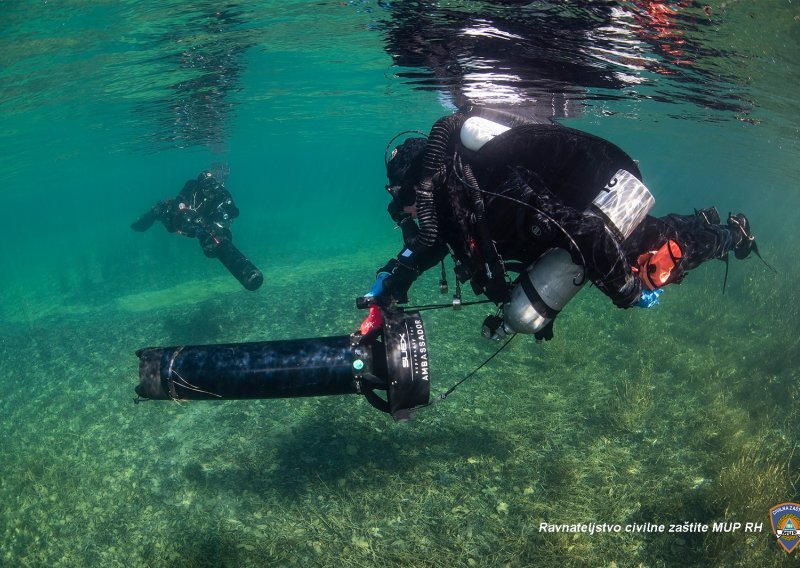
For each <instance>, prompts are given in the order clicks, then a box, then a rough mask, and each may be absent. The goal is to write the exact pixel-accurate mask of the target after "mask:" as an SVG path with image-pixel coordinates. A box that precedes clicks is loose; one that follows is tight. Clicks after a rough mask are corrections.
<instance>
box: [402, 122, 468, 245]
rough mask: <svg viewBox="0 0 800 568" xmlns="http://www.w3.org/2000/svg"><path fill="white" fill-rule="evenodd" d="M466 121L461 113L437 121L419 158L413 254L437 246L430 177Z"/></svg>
mask: <svg viewBox="0 0 800 568" xmlns="http://www.w3.org/2000/svg"><path fill="white" fill-rule="evenodd" d="M465 120H466V118H465V117H464V115H462V114H460V113H456V114H451V115H449V116H445V117H442V118H440V119H439V120H437V121H436V123H435V124H434V125H433V127H432V128H431V132H430V134H429V135H428V144H427V145H426V146H425V154H424V155H423V158H422V181H421V182H420V183H419V185H418V186H417V187H416V197H417V222H418V223H419V232H418V234H417V237H416V239H415V240H414V247H413V250H414V252H415V253H420V252H423V251H425V250H427V249H429V248H431V247H432V246H433V245H434V244H436V239H437V238H438V236H439V222H438V218H437V215H436V200H435V198H434V196H435V192H436V187H435V185H434V181H433V178H434V176H436V174H438V173H439V172H440V171H441V168H442V166H443V165H444V161H445V158H446V156H447V152H448V149H449V147H450V140H451V139H452V136H453V134H455V133H456V132H458V130H459V129H460V128H461V125H462V124H464V121H465Z"/></svg>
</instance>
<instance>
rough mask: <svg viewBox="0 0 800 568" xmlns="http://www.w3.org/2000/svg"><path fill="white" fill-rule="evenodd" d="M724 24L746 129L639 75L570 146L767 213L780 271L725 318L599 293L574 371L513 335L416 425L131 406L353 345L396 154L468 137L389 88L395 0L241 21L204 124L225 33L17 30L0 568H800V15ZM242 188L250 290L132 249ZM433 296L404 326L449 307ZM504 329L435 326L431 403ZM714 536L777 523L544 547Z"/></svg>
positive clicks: (737, 289)
mask: <svg viewBox="0 0 800 568" xmlns="http://www.w3.org/2000/svg"><path fill="white" fill-rule="evenodd" d="M443 4H450V5H456V4H458V5H460V6H461V7H462V9H464V10H467V11H469V10H476V11H478V10H480V9H481V4H482V3H480V2H476V3H469V2H462V3H443ZM709 5H710V6H711V7H712V9H713V12H714V18H715V19H714V20H713V25H710V26H708V27H707V28H706V29H705V31H704V35H703V38H702V39H703V41H704V42H705V43H704V45H706V46H707V47H709V48H717V49H724V50H726V53H727V54H728V55H727V56H726V57H720V58H712V59H705V60H703V59H702V58H700V63H698V65H700V64H701V63H703V62H705V63H704V64H705V65H706V67H707V69H705V70H706V71H708V72H709V73H712V74H716V75H717V76H719V77H722V76H724V77H725V78H726V79H725V81H724V82H721V83H719V84H716V85H715V87H714V88H716V89H719V88H720V86H719V85H727V87H725V88H726V89H728V90H729V91H730V92H735V93H736V94H737V96H741V100H743V101H746V103H745V105H744V108H746V110H747V112H746V113H745V114H741V113H738V114H737V113H735V112H721V111H718V110H710V109H708V108H707V107H705V106H703V105H691V104H689V103H687V102H683V103H670V102H667V101H665V97H667V98H668V97H669V96H670V92H669V89H676V88H677V87H674V86H669V84H668V83H666V80H667V78H661V77H652V78H651V79H652V80H654V81H655V82H654V83H650V84H649V85H643V86H641V87H630V88H629V89H628V90H626V91H622V92H621V93H618V95H619V96H618V97H616V98H615V99H613V100H600V99H599V98H598V99H595V100H593V101H592V102H591V104H590V106H589V107H588V108H587V109H586V111H585V112H584V113H583V114H582V115H581V116H580V117H577V118H574V119H571V120H570V121H568V122H567V123H568V124H570V125H571V126H576V127H580V128H584V129H586V130H589V131H591V132H593V133H596V134H600V135H602V136H605V137H608V138H609V139H611V140H613V141H614V142H616V143H617V144H618V145H620V146H622V147H623V148H624V149H626V150H627V151H628V152H629V153H631V155H633V156H634V157H635V158H636V159H638V160H640V165H641V169H642V171H643V173H644V175H645V179H646V180H647V184H648V186H649V187H650V188H651V189H652V190H653V191H654V193H655V194H656V198H657V206H656V211H655V212H656V213H657V214H664V213H667V212H671V211H677V212H690V211H691V210H692V208H693V207H707V206H710V205H716V206H717V207H718V209H719V210H720V212H721V213H722V214H723V215H724V214H725V213H727V212H728V211H729V210H731V211H734V212H736V211H744V212H746V213H747V215H748V217H749V218H750V220H751V222H752V225H753V228H754V232H755V233H756V235H757V237H758V242H759V244H760V248H761V251H762V253H763V255H764V257H765V259H767V260H768V261H769V262H770V263H771V264H772V265H774V266H775V267H776V268H777V269H778V274H777V275H774V274H772V273H771V272H769V270H768V269H766V268H765V267H764V265H763V264H761V263H760V262H759V261H758V259H756V258H750V259H748V260H747V261H744V262H735V261H732V263H731V266H730V274H729V276H728V282H727V291H726V293H725V294H724V295H723V294H722V293H721V289H722V281H723V277H724V265H723V264H722V263H719V262H712V263H707V264H706V265H704V266H702V267H701V268H699V269H697V270H696V271H693V272H692V274H691V275H690V276H689V277H688V278H687V280H686V281H685V283H684V284H682V285H681V286H680V287H671V288H670V289H668V290H667V291H666V292H665V293H664V295H663V296H662V305H660V306H659V307H658V308H657V309H655V310H628V311H622V310H617V309H615V308H614V307H613V306H612V305H611V303H610V302H609V301H608V300H607V298H605V297H604V296H602V294H600V293H599V292H597V291H596V290H594V289H587V290H585V291H584V292H583V293H582V294H581V295H580V296H578V297H577V298H576V299H575V300H574V301H573V302H572V303H571V304H570V306H569V307H568V309H566V310H565V311H564V313H563V314H562V315H561V316H560V317H559V319H558V322H557V323H556V326H555V334H556V338H555V339H554V340H553V341H551V342H549V343H546V344H541V345H537V344H535V343H534V342H533V341H532V340H531V339H530V338H526V337H518V338H516V339H515V340H514V342H513V343H512V344H511V345H510V346H509V347H508V348H507V349H506V350H505V351H504V352H503V354H502V355H500V356H499V357H498V358H497V359H495V360H493V361H492V362H491V363H489V364H488V365H487V366H486V367H485V368H484V369H482V370H481V371H479V372H478V373H477V374H476V375H475V376H474V377H473V378H472V379H470V380H469V381H467V382H466V383H464V384H463V385H462V386H461V387H460V388H459V389H458V390H457V391H456V392H455V393H454V394H453V395H452V396H450V397H449V398H448V399H447V400H446V401H445V402H442V403H441V404H438V405H435V406H434V407H432V408H430V409H427V410H425V411H421V412H420V413H419V414H418V416H417V418H416V420H414V421H413V422H410V423H407V424H395V423H393V422H392V421H391V419H389V418H388V417H386V416H384V415H382V414H380V413H378V412H376V411H375V410H373V409H372V408H371V407H369V405H368V404H367V403H366V401H365V400H363V399H362V398H360V397H355V396H353V397H331V398H320V399H295V400H271V401H241V402H225V403H203V402H194V403H188V404H177V403H174V402H168V403H167V402H148V403H144V404H140V405H136V406H135V405H134V404H133V402H132V401H133V398H134V393H133V387H134V386H135V385H136V384H137V382H138V368H137V359H136V357H135V355H134V351H135V350H136V349H139V348H141V347H144V346H150V345H174V344H183V343H218V342H239V341H255V340H273V339H287V338H300V337H314V336H328V335H342V334H346V333H349V332H350V331H351V330H353V329H354V328H355V327H356V326H357V325H358V322H359V321H360V319H361V317H362V316H363V314H362V313H360V312H358V311H357V310H356V309H355V307H354V298H355V296H357V295H359V294H362V293H363V292H364V291H366V289H367V288H368V287H369V285H370V281H371V280H372V278H373V275H374V271H375V269H376V268H377V267H378V266H380V265H381V264H383V263H384V262H385V260H386V259H388V258H389V257H391V256H392V255H394V254H395V253H396V252H397V249H398V246H399V235H398V232H397V231H395V230H393V228H392V224H391V222H390V220H389V219H388V216H387V215H386V214H385V206H386V194H385V192H384V191H383V189H382V187H383V184H384V183H385V178H384V174H383V153H384V148H385V146H386V143H387V142H388V140H389V139H390V138H391V137H392V136H393V135H394V134H396V133H397V132H399V131H401V130H406V129H422V130H428V129H429V128H430V125H431V124H432V122H433V121H434V120H435V119H436V118H438V117H439V116H441V115H443V114H445V113H447V112H449V111H448V110H447V108H445V106H444V105H443V100H444V99H443V98H442V97H441V96H440V94H439V93H438V92H436V91H435V90H419V89H415V88H414V85H413V84H411V83H410V82H407V81H405V80H403V79H402V78H401V77H399V76H398V71H400V70H398V68H397V67H396V66H394V65H393V61H392V57H391V56H390V55H389V54H388V53H387V52H386V51H385V49H384V46H383V42H382V34H381V32H380V26H379V25H378V24H379V23H380V22H381V21H382V20H383V18H385V14H386V7H385V6H386V3H377V2H349V3H345V2H265V1H262V2H248V3H245V4H243V5H242V6H239V11H238V16H237V20H236V21H235V22H234V24H231V25H230V26H229V27H228V28H224V29H222V31H219V30H218V28H214V29H216V30H217V31H215V32H214V34H213V42H212V44H211V45H212V46H213V48H212V49H211V50H210V51H208V50H207V51H206V52H205V55H209V53H210V54H211V55H218V54H219V53H222V54H227V56H228V57H229V59H228V61H233V62H235V63H236V65H237V66H238V67H237V70H236V73H235V75H234V76H232V77H230V80H231V86H230V89H229V90H228V91H226V92H225V93H224V96H217V95H215V94H214V93H213V92H212V93H210V94H209V97H211V98H210V101H211V102H209V104H207V105H205V106H204V105H203V104H202V103H199V104H198V106H196V107H194V106H192V105H193V104H194V103H192V102H191V101H188V102H187V99H185V98H182V97H181V96H180V89H179V87H177V86H176V85H177V84H178V83H180V82H181V81H190V80H192V79H193V78H196V77H197V76H198V70H197V69H196V68H191V67H185V66H184V67H181V66H180V65H179V63H178V62H179V61H180V54H181V53H182V52H185V51H187V46H190V47H189V49H188V50H189V51H191V46H203V45H205V46H208V45H209V39H208V36H209V34H210V32H209V29H210V28H208V27H206V24H208V22H209V21H211V22H215V21H216V18H215V17H214V16H213V13H214V11H215V9H217V8H216V3H211V2H207V3H206V2H190V3H185V2H158V3H155V2H115V3H106V2H77V1H72V2H70V1H61V2H52V1H48V2H37V3H32V2H31V3H26V2H2V3H0V9H1V10H2V11H3V13H4V18H3V24H2V28H0V111H1V114H0V116H2V118H0V125H1V127H0V163H2V166H3V168H2V171H3V172H4V173H5V176H4V180H5V183H4V184H3V185H2V187H0V202H1V203H2V207H3V208H2V210H3V211H4V215H3V236H4V238H3V245H2V248H0V266H2V267H3V270H2V280H1V282H2V284H1V286H2V297H1V299H0V368H2V372H1V373H0V440H2V442H0V504H1V505H0V565H3V566H295V565H304V566H331V567H333V566H337V567H338V566H363V567H373V566H401V565H402V566H436V567H438V566H442V567H444V566H447V567H452V566H489V567H494V566H514V567H518V566H733V565H740V566H771V565H775V566H780V565H787V566H789V565H794V564H796V562H797V558H796V553H795V554H794V555H793V556H789V555H787V554H786V553H785V552H783V551H782V550H781V548H780V547H779V546H778V545H777V544H776V543H775V537H774V536H773V535H772V533H771V529H770V528H769V519H768V513H769V509H770V508H771V507H773V506H775V505H777V504H779V503H782V502H785V501H795V502H797V501H798V500H800V492H799V491H798V486H797V483H798V466H800V461H799V460H800V458H798V455H797V452H796V451H795V448H796V446H797V444H798V440H800V429H799V428H798V423H800V413H799V412H798V399H800V389H799V388H798V384H800V372H799V371H798V367H799V366H800V355H798V354H799V353H800V348H799V347H800V346H798V337H800V329H799V328H800V325H798V315H799V314H798V311H800V310H799V309H798V295H797V292H796V283H797V282H798V279H799V278H800V274H798V272H800V270H798V264H797V262H796V256H797V255H796V250H795V246H796V243H795V239H796V235H797V227H798V226H800V213H799V212H798V210H799V209H800V207H798V205H800V196H799V195H798V189H797V184H796V179H797V176H798V173H800V167H798V164H800V159H799V158H800V147H799V146H798V128H799V127H800V116H799V115H798V112H797V96H796V87H797V85H798V79H800V65H798V63H797V62H798V61H799V60H800V58H798V55H800V53H798V46H800V43H798V39H799V38H800V23H798V20H800V9H799V8H798V7H797V5H796V4H793V3H791V2H783V1H778V0H773V1H770V2H763V3H762V2H759V3H758V4H756V3H752V4H750V3H743V2H727V3H726V4H725V5H724V6H723V4H722V3H719V2H715V3H710V4H709ZM693 9H694V11H695V12H699V11H700V9H701V7H700V6H695V7H694V8H693ZM220 38H221V39H222V40H221V43H219V44H218V43H217V42H219V41H220ZM665 93H666V94H665ZM600 94H602V93H600ZM165 101H177V102H180V103H183V106H181V105H176V104H173V105H170V104H167V102H165ZM211 103H213V104H211ZM209 107H214V108H213V110H214V112H215V113H216V114H214V115H213V116H212V117H211V118H208V117H207V120H208V123H207V126H208V128H207V129H205V130H202V132H199V133H198V132H196V131H193V130H192V129H191V128H190V126H191V120H190V118H191V117H195V118H196V113H198V112H202V111H203V109H205V110H208V108H209ZM187 109H188V110H187ZM187 112H188V113H190V114H186V113H187ZM213 117H216V118H217V120H216V121H215V120H213ZM221 160H224V161H227V162H228V163H229V164H230V167H231V175H230V178H229V180H228V183H227V185H228V187H229V189H230V190H231V192H232V193H233V195H234V197H235V199H236V202H237V204H238V205H239V208H240V209H241V216H240V218H239V219H237V220H236V222H235V223H234V225H233V227H232V229H233V233H234V236H235V242H236V243H237V245H238V246H239V248H241V249H242V250H243V251H244V252H245V254H247V255H248V256H249V257H250V258H251V259H252V260H253V261H254V262H255V264H256V265H258V266H259V267H260V268H261V269H262V270H263V272H264V277H265V283H264V285H263V287H262V288H261V289H259V290H258V291H256V292H247V291H244V290H243V289H242V288H241V287H240V286H239V284H238V283H237V282H236V281H235V280H234V279H233V278H231V276H230V275H229V274H228V273H227V271H226V270H225V269H224V267H222V265H221V264H219V263H218V262H216V261H213V260H209V259H206V258H205V257H204V256H203V255H202V253H201V251H200V250H199V247H198V246H197V244H196V243H194V242H192V241H191V240H189V239H184V238H179V237H178V236H175V235H168V234H167V233H166V232H165V231H164V230H163V229H162V228H161V227H160V226H156V227H154V228H153V229H151V230H150V231H149V232H147V233H144V234H141V233H134V232H133V231H131V230H130V229H129V224H130V223H131V222H132V221H133V220H134V219H135V218H136V217H137V216H138V215H139V214H140V213H141V212H143V211H144V210H145V209H146V208H147V207H149V206H150V205H151V204H152V203H153V202H155V201H156V200H158V199H162V198H165V197H167V196H170V195H174V194H175V193H176V192H177V191H178V190H179V189H180V187H181V185H182V184H183V182H184V181H185V180H186V179H189V178H191V177H193V176H194V175H196V173H197V172H198V171H200V170H201V169H203V168H205V167H207V166H208V165H209V164H210V163H211V162H214V161H221ZM434 272H435V271H434ZM437 281H438V274H426V275H424V276H423V277H422V278H421V279H420V281H419V282H418V283H417V284H416V285H415V288H414V289H413V301H414V303H419V304H424V303H429V302H437V301H440V300H441V297H440V296H439V295H438V293H437V288H438V286H437V283H438V282H437ZM469 299H472V298H471V297H470V296H466V297H465V300H469ZM486 312H487V310H486V309H484V308H480V307H478V308H468V309H467V308H465V309H463V310H461V311H459V312H453V311H449V310H443V311H436V312H429V313H426V314H425V322H426V328H427V331H428V335H429V337H430V340H431V348H432V353H431V360H432V365H433V368H432V372H433V381H434V382H433V391H434V393H439V392H442V391H444V390H445V389H446V388H447V387H449V386H450V385H452V384H453V383H455V382H456V381H458V380H459V379H460V378H462V377H464V376H465V375H466V374H467V373H469V372H470V371H472V370H473V369H474V368H475V367H476V366H477V365H479V364H480V363H481V362H483V361H484V360H485V359H486V358H487V357H489V356H490V355H491V354H492V353H493V352H494V350H495V349H496V348H497V345H495V344H492V343H488V342H487V341H486V340H484V339H482V338H481V337H480V333H479V330H480V322H481V321H482V319H483V317H484V316H485V315H486ZM722 521H727V522H741V523H745V522H755V523H764V526H763V529H762V530H761V532H755V533H744V532H743V531H742V530H739V531H738V532H735V533H729V534H728V533H725V534H723V533H715V534H711V533H705V534H704V533H686V534H683V533H664V534H658V533H647V534H634V533H626V532H622V533H619V534H594V535H589V534H570V533H567V534H564V533H560V534H553V533H546V532H540V530H539V527H540V523H543V522H544V523H553V524H561V523H566V524H572V523H590V522H596V523H619V524H621V525H623V526H624V525H625V524H628V523H645V522H652V523H663V524H666V525H669V524H671V523H678V524H682V523H684V522H699V523H706V524H709V525H710V524H712V523H714V522H722Z"/></svg>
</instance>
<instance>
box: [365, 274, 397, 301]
mask: <svg viewBox="0 0 800 568" xmlns="http://www.w3.org/2000/svg"><path fill="white" fill-rule="evenodd" d="M390 276H391V274H389V273H388V272H378V275H377V276H376V277H375V283H374V284H373V285H372V288H370V290H369V292H367V293H366V294H364V297H365V298H373V299H375V300H377V299H379V298H380V297H381V296H383V295H384V293H385V292H386V288H387V286H386V279H387V278H389V277H390Z"/></svg>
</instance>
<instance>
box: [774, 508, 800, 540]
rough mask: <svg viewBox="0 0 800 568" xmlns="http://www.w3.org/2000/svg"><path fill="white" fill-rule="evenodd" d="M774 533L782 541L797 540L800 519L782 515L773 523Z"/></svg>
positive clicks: (790, 515) (792, 515)
mask: <svg viewBox="0 0 800 568" xmlns="http://www.w3.org/2000/svg"><path fill="white" fill-rule="evenodd" d="M775 532H776V533H777V535H778V538H781V539H783V540H797V538H798V536H800V517H798V516H797V515H795V514H793V513H788V514H786V515H783V516H782V517H781V518H780V519H779V520H778V522H777V523H775Z"/></svg>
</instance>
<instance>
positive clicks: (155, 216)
mask: <svg viewBox="0 0 800 568" xmlns="http://www.w3.org/2000/svg"><path fill="white" fill-rule="evenodd" d="M238 216H239V208H238V207H236V204H235V203H234V202H233V197H231V194H230V192H229V191H228V190H227V189H226V188H225V185H224V183H223V182H222V181H219V180H218V179H217V177H215V176H214V174H213V173H212V172H210V171H204V172H201V173H200V174H199V175H198V176H197V179H190V180H188V181H187V182H186V183H185V184H184V185H183V188H182V189H181V191H180V193H178V195H177V196H176V197H175V198H174V199H167V200H164V201H159V202H158V203H156V204H155V205H154V206H153V207H151V208H150V209H149V210H148V211H147V212H146V213H144V214H143V215H142V216H141V217H139V218H138V219H137V220H136V221H134V222H133V223H132V224H131V229H133V230H134V231H139V232H142V231H146V230H147V229H149V228H150V227H151V226H152V225H153V223H154V222H155V221H161V223H162V224H163V225H164V227H165V228H166V229H167V231H169V232H170V233H178V234H179V235H184V236H187V237H189V238H196V239H198V241H199V242H200V247H201V248H202V249H203V253H204V254H205V255H206V256H207V257H209V258H218V259H219V260H220V262H222V264H224V265H225V267H226V268H227V269H228V270H229V271H230V273H231V274H232V275H233V276H234V277H235V278H236V279H237V280H238V281H239V282H240V283H241V284H242V286H244V287H245V288H247V289H248V290H256V289H257V288H258V287H259V286H261V284H262V282H263V281H264V276H263V274H262V273H261V271H260V270H258V269H257V268H256V267H255V266H254V265H253V263H252V262H250V260H248V259H247V258H246V257H245V256H244V255H243V254H242V253H241V251H239V249H237V248H236V247H235V246H234V245H233V240H232V239H233V235H232V234H231V231H230V225H231V223H232V222H233V220H234V219H235V218H236V217H238Z"/></svg>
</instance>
